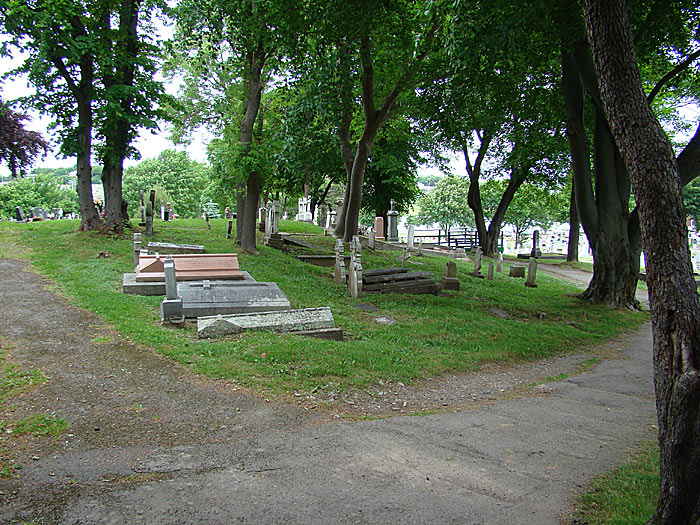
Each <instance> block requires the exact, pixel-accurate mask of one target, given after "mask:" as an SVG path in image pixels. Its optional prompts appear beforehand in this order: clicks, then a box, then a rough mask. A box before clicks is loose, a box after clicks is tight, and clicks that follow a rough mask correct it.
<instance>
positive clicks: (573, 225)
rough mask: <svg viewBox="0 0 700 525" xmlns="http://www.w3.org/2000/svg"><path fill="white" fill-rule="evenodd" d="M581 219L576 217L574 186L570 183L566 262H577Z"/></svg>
mask: <svg viewBox="0 0 700 525" xmlns="http://www.w3.org/2000/svg"><path fill="white" fill-rule="evenodd" d="M580 226H581V221H579V218H578V208H576V188H575V187H574V185H573V184H572V185H571V199H570V201H569V244H568V246H567V249H566V262H578V243H579V228H580Z"/></svg>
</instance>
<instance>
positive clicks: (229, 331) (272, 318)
mask: <svg viewBox="0 0 700 525" xmlns="http://www.w3.org/2000/svg"><path fill="white" fill-rule="evenodd" d="M330 328H335V322H334V320H333V314H332V313H331V309H330V308H328V307H327V306H326V307H322V308H302V309H298V310H285V311H281V312H260V313H249V314H238V315H217V316H212V317H200V318H198V319H197V333H198V335H199V337H200V338H210V337H222V336H226V335H233V334H240V333H241V332H245V331H251V330H252V331H270V332H278V333H295V332H307V331H310V330H327V329H330Z"/></svg>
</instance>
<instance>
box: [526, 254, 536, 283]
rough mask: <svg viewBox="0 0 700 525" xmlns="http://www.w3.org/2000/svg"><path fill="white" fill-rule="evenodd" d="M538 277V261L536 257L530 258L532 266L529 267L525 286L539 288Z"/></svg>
mask: <svg viewBox="0 0 700 525" xmlns="http://www.w3.org/2000/svg"><path fill="white" fill-rule="evenodd" d="M536 277H537V259H536V258H535V257H530V264H528V266H527V279H526V280H525V286H528V287H530V288H537V283H536V282H535V278H536Z"/></svg>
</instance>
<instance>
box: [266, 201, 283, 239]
mask: <svg viewBox="0 0 700 525" xmlns="http://www.w3.org/2000/svg"><path fill="white" fill-rule="evenodd" d="M279 222H280V203H279V202H278V201H273V202H271V203H268V207H267V218H266V220H265V240H264V242H263V243H264V244H265V245H266V246H270V247H271V248H275V249H276V250H284V239H283V238H282V236H281V235H280V233H279Z"/></svg>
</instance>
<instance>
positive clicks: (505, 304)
mask: <svg viewBox="0 0 700 525" xmlns="http://www.w3.org/2000/svg"><path fill="white" fill-rule="evenodd" d="M211 223H212V229H211V230H207V228H206V226H205V223H204V221H203V220H196V219H193V220H178V221H175V222H172V223H167V224H166V223H162V222H157V223H156V233H155V236H154V237H153V239H149V240H154V241H164V242H182V243H196V244H204V245H205V246H206V250H207V253H230V252H236V251H237V250H236V247H235V246H234V244H233V242H232V241H231V240H227V239H226V226H227V221H226V220H223V219H218V220H212V221H211ZM77 227H78V222H77V221H54V222H38V223H30V224H16V223H7V222H5V223H0V257H18V258H24V259H27V260H29V261H31V264H32V266H33V267H34V268H35V269H36V271H38V272H40V273H42V274H43V275H46V276H47V277H49V278H50V279H51V280H52V281H53V282H55V283H56V289H57V290H58V291H60V292H61V293H63V294H65V295H66V296H68V297H69V298H70V299H71V301H72V302H73V303H74V304H75V305H77V306H80V307H83V308H86V309H88V310H91V311H93V312H95V313H96V314H98V315H99V316H100V317H101V318H102V319H104V320H105V321H106V322H107V323H109V324H110V325H111V326H112V327H113V328H114V329H116V330H117V331H118V332H119V333H120V334H122V336H124V337H126V338H127V339H129V340H131V341H133V342H137V343H140V344H142V345H145V346H148V347H151V348H153V349H154V350H155V351H157V352H160V353H161V354H163V355H165V356H167V357H169V358H172V359H175V360H177V361H179V362H181V363H184V364H186V365H188V366H190V367H192V368H193V369H194V370H195V371H196V372H197V373H200V374H205V375H207V376H211V377H216V378H226V379H232V380H235V381H236V382H238V383H239V384H241V385H246V386H249V387H252V388H254V389H256V390H257V391H258V392H261V393H262V392H265V393H266V394H267V393H269V394H274V393H291V392H293V391H297V392H299V393H309V392H313V391H315V390H317V389H323V388H325V387H327V386H329V383H332V387H330V388H332V389H334V390H337V389H339V388H341V389H342V388H347V387H362V386H363V385H367V384H374V383H377V382H378V381H379V380H387V379H392V380H394V381H403V382H410V381H411V380H413V379H416V378H423V377H427V376H436V375H439V374H441V373H443V372H447V371H470V370H474V369H477V368H478V367H479V366H480V365H482V364H484V363H487V362H506V363H514V362H518V361H524V360H535V359H541V358H543V357H548V356H554V355H557V354H560V353H563V352H570V351H574V350H576V349H578V348H581V347H585V346H586V345H594V344H598V343H602V342H604V341H607V340H609V339H611V338H614V337H616V336H618V335H620V334H621V333H623V332H624V331H626V330H631V329H633V328H634V327H636V326H637V325H638V324H639V323H641V322H643V321H645V320H646V319H647V318H648V317H647V314H643V313H639V312H631V311H617V310H612V309H609V308H605V307H597V306H591V305H587V304H584V303H582V302H580V301H579V300H578V299H576V298H575V297H573V296H572V294H573V293H575V292H576V289H575V288H573V287H571V286H570V285H568V284H566V283H563V282H561V281H558V280H556V279H553V278H549V277H548V276H546V275H542V274H539V275H538V277H537V282H538V287H537V288H535V289H531V288H526V287H525V286H524V284H523V280H522V279H510V278H508V277H507V275H508V263H507V262H506V265H505V266H506V268H505V269H504V273H502V274H496V278H495V280H494V281H486V280H485V279H475V278H472V277H469V276H468V275H467V274H468V272H469V271H471V270H472V264H471V263H467V262H464V261H458V262H457V266H458V277H459V278H460V280H461V290H460V291H459V292H455V293H452V294H451V295H450V296H433V295H417V296H413V295H370V294H367V295H365V296H363V297H362V298H361V299H360V300H359V301H358V300H354V299H352V298H351V297H350V295H349V293H348V291H347V288H346V287H344V286H340V285H337V284H335V283H334V282H333V281H332V279H331V278H330V273H331V270H332V269H331V268H321V267H317V266H312V265H309V264H306V263H303V262H301V261H299V260H297V259H296V258H295V257H294V254H293V253H290V254H285V253H282V252H280V251H277V250H273V249H269V248H267V247H265V246H262V242H260V243H259V250H260V254H259V255H257V256H249V255H241V256H239V263H240V267H241V269H243V270H246V271H248V272H250V274H251V275H252V276H253V277H254V278H255V279H256V280H258V281H274V282H276V283H277V284H278V285H279V287H280V288H281V289H282V291H284V293H285V294H286V295H287V297H288V298H289V300H290V301H291V303H292V306H293V307H295V308H305V307H319V306H330V307H331V309H332V311H333V315H334V318H335V321H336V325H337V326H339V327H341V328H342V329H343V330H344V332H345V333H346V341H344V342H335V341H324V340H318V339H312V338H304V337H300V336H289V335H287V336H283V335H276V334H266V333H256V334H247V335H244V336H240V337H232V338H228V339H224V340H219V341H210V340H199V339H197V334H196V327H194V326H193V325H192V324H189V325H188V326H186V327H185V328H179V329H178V328H170V327H163V326H161V325H160V322H159V314H158V306H159V303H160V300H161V298H160V297H142V296H134V295H125V294H122V293H121V281H122V274H123V273H124V272H130V271H133V262H132V261H133V259H132V257H133V255H132V248H133V243H132V239H131V238H130V234H129V235H128V236H127V237H126V238H123V239H120V238H117V237H105V236H102V235H98V234H93V233H89V234H81V233H78V232H77V231H76V229H77ZM280 229H281V230H282V231H283V232H285V231H286V232H296V233H299V234H300V235H303V238H304V239H306V240H308V241H309V242H312V243H314V244H318V245H322V246H324V247H325V248H327V249H328V251H329V252H330V251H331V249H332V246H333V244H334V240H333V239H332V238H331V237H323V236H322V235H312V234H313V233H314V232H316V233H318V232H321V230H320V228H316V227H313V226H310V225H307V224H300V223H295V222H293V221H281V224H280ZM347 251H348V250H347V247H346V253H347ZM100 252H108V253H109V257H107V258H98V257H97V255H98V254H99V253H100ZM399 255H400V252H396V251H393V252H381V251H380V252H376V253H374V254H373V253H371V252H370V251H369V250H365V251H364V253H363V257H362V262H363V266H364V268H366V269H370V268H381V267H387V266H399V265H400V262H399V261H397V258H398V256H399ZM445 262H446V259H445V258H441V257H429V256H425V257H415V256H414V257H412V258H411V259H410V261H409V263H408V264H407V265H408V266H411V267H413V268H415V269H416V270H423V271H430V272H433V273H434V274H435V276H436V278H437V279H439V278H440V276H441V275H442V274H443V272H444V267H445ZM360 302H361V303H365V304H371V305H374V306H375V307H377V308H378V311H377V312H366V311H361V310H359V309H358V308H356V307H355V304H357V303H360ZM495 308H498V309H500V310H503V311H505V312H507V313H508V314H509V316H510V317H509V318H508V319H503V318H501V317H498V316H497V315H495V314H494V311H493V309H495ZM496 313H498V312H496ZM378 315H385V316H389V317H391V318H393V319H395V320H396V321H397V322H398V323H397V324H395V325H391V326H387V325H382V324H379V323H377V322H376V321H375V320H374V318H375V317H377V316H378Z"/></svg>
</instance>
